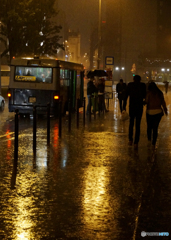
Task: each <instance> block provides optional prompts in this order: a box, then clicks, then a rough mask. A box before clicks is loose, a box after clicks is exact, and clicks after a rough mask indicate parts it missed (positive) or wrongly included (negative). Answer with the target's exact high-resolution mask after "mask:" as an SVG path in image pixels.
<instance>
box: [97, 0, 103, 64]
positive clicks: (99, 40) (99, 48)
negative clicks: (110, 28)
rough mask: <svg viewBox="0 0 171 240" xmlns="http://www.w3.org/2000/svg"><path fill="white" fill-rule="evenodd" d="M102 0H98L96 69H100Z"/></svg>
mask: <svg viewBox="0 0 171 240" xmlns="http://www.w3.org/2000/svg"><path fill="white" fill-rule="evenodd" d="M101 7H102V2H101V0H99V28H98V56H97V69H100V57H101V56H100V50H101V22H102V14H101Z"/></svg>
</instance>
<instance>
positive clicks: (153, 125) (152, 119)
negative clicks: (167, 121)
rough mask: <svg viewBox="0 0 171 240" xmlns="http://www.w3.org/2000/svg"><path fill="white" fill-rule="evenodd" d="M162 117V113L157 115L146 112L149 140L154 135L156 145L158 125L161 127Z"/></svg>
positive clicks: (153, 141)
mask: <svg viewBox="0 0 171 240" xmlns="http://www.w3.org/2000/svg"><path fill="white" fill-rule="evenodd" d="M161 118H162V113H159V114H155V115H150V114H146V119H147V137H148V140H149V141H151V137H152V136H153V139H152V144H153V145H155V144H156V141H157V136H158V127H159V123H160V121H161Z"/></svg>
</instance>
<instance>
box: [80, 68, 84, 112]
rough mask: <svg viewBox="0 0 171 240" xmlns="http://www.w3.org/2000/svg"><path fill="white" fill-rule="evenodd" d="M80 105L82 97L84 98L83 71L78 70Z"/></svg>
mask: <svg viewBox="0 0 171 240" xmlns="http://www.w3.org/2000/svg"><path fill="white" fill-rule="evenodd" d="M80 79H81V83H80V107H82V104H83V98H84V72H80Z"/></svg>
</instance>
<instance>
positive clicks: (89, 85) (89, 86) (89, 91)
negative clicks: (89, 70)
mask: <svg viewBox="0 0 171 240" xmlns="http://www.w3.org/2000/svg"><path fill="white" fill-rule="evenodd" d="M93 81H94V77H91V78H90V80H89V81H88V83H87V98H88V104H87V111H86V114H87V115H88V114H91V111H90V109H91V97H92V94H93V93H94V92H96V90H97V88H96V86H95V85H94V83H93ZM97 91H98V90H97Z"/></svg>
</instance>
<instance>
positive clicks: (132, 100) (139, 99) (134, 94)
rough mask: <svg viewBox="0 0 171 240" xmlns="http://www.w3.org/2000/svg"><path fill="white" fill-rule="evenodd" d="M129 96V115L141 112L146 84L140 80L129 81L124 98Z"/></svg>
mask: <svg viewBox="0 0 171 240" xmlns="http://www.w3.org/2000/svg"><path fill="white" fill-rule="evenodd" d="M128 97H129V115H131V114H138V113H140V114H141V113H142V111H143V105H144V100H145V97H146V85H145V83H142V82H130V83H128V86H127V89H126V99H125V102H126V101H127V98H128Z"/></svg>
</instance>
